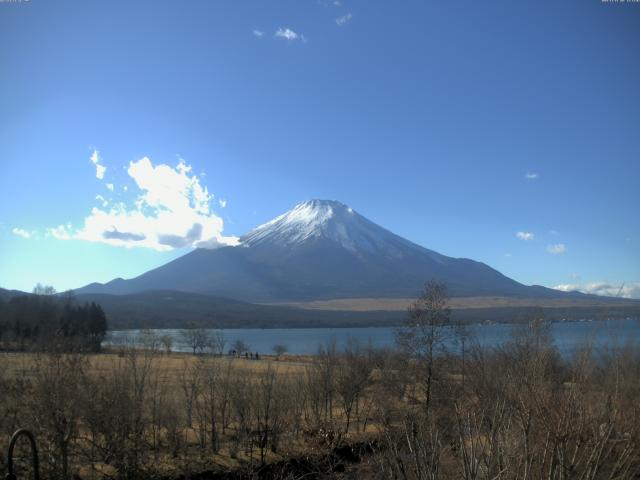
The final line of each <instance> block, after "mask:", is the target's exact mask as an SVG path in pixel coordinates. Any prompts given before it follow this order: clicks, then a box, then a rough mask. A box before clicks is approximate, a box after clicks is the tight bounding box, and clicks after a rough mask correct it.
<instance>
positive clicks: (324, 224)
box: [241, 200, 421, 257]
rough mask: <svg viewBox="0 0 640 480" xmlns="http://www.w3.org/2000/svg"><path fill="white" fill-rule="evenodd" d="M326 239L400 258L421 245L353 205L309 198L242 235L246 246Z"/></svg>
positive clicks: (358, 250)
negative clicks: (369, 217)
mask: <svg viewBox="0 0 640 480" xmlns="http://www.w3.org/2000/svg"><path fill="white" fill-rule="evenodd" d="M316 239H322V240H323V241H327V242H331V243H332V244H338V245H340V246H342V247H343V248H345V249H346V250H349V251H351V252H356V253H365V252H367V253H374V252H375V253H377V254H382V255H384V256H385V257H400V256H402V255H403V251H405V250H406V248H407V247H409V248H411V249H413V248H421V247H418V246H417V245H415V244H413V243H411V242H408V241H406V240H404V239H402V238H400V237H398V236H397V235H394V234H393V233H391V232H389V231H388V230H386V229H384V228H382V227H380V226H378V225H376V224H375V223H373V222H371V221H369V220H367V219H366V218H365V217H363V216H362V215H360V214H359V213H357V212H356V211H355V210H354V209H352V208H351V207H349V206H347V205H345V204H343V203H340V202H337V201H333V200H309V201H306V202H303V203H300V204H298V205H296V206H295V207H294V208H293V209H291V210H289V211H288V212H286V213H284V214H282V215H280V216H278V217H276V218H274V219H273V220H271V221H270V222H267V223H265V224H263V225H260V226H259V227H257V228H256V229H254V230H252V231H251V232H249V233H248V234H247V235H245V236H244V237H242V239H241V242H242V244H243V245H245V246H250V247H255V246H260V245H272V246H273V245H276V246H278V247H286V248H293V247H296V246H300V245H303V244H305V243H307V242H310V241H313V240H316Z"/></svg>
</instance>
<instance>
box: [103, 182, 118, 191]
mask: <svg viewBox="0 0 640 480" xmlns="http://www.w3.org/2000/svg"><path fill="white" fill-rule="evenodd" d="M104 186H105V187H107V190H111V191H112V192H113V190H114V189H115V188H116V187H115V186H114V185H113V183H105V184H104Z"/></svg>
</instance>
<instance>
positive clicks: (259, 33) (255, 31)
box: [253, 30, 264, 37]
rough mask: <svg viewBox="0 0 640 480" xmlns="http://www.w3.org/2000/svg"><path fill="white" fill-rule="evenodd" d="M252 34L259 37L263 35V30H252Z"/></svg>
mask: <svg viewBox="0 0 640 480" xmlns="http://www.w3.org/2000/svg"><path fill="white" fill-rule="evenodd" d="M253 34H254V35H255V36H256V37H261V36H263V35H264V32H263V31H262V30H254V31H253Z"/></svg>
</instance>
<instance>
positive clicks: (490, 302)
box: [272, 296, 637, 312]
mask: <svg viewBox="0 0 640 480" xmlns="http://www.w3.org/2000/svg"><path fill="white" fill-rule="evenodd" d="M413 302H415V299H412V298H341V299H333V300H314V301H310V302H287V303H277V304H272V305H282V306H289V307H296V308H303V309H310V310H337V311H353V312H370V311H406V310H407V308H408V307H409V305H411V303H413ZM635 303H636V304H637V302H635ZM630 304H634V302H633V301H630V300H626V299H598V298H595V297H587V298H562V299H546V298H535V297H532V298H518V297H488V296H487V297H453V298H451V299H449V306H450V307H451V308H452V309H454V310H455V309H460V310H465V309H483V308H505V307H515V308H522V307H540V308H576V307H581V308H591V307H624V306H629V305H630Z"/></svg>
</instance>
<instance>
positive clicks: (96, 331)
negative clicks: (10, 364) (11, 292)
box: [0, 285, 107, 352]
mask: <svg viewBox="0 0 640 480" xmlns="http://www.w3.org/2000/svg"><path fill="white" fill-rule="evenodd" d="M106 333H107V318H106V315H105V313H104V311H103V310H102V307H100V305H98V304H96V303H94V302H91V303H85V304H83V305H79V304H77V302H76V300H75V298H74V297H73V296H72V295H69V294H65V295H63V296H57V295H55V290H54V289H53V288H51V287H42V286H40V285H38V286H37V287H36V288H34V293H33V294H32V295H21V296H16V297H13V298H11V299H9V300H8V301H2V300H0V342H1V343H2V345H3V346H4V348H12V349H19V350H25V349H47V350H48V349H62V350H79V351H93V352H96V351H99V350H100V344H101V343H102V341H103V340H104V337H105V335H106Z"/></svg>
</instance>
